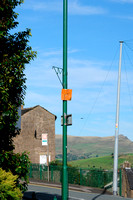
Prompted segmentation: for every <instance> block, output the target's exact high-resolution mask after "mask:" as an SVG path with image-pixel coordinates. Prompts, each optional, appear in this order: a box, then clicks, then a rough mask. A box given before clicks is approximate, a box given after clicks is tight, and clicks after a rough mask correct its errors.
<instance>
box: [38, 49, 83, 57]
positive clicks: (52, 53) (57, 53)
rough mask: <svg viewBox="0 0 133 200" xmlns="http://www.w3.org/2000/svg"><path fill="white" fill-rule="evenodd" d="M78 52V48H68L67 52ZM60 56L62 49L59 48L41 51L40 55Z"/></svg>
mask: <svg viewBox="0 0 133 200" xmlns="http://www.w3.org/2000/svg"><path fill="white" fill-rule="evenodd" d="M76 52H79V50H78V49H68V54H72V53H76ZM59 55H60V56H62V55H63V49H60V50H50V51H46V52H44V53H42V56H46V57H48V56H59Z"/></svg>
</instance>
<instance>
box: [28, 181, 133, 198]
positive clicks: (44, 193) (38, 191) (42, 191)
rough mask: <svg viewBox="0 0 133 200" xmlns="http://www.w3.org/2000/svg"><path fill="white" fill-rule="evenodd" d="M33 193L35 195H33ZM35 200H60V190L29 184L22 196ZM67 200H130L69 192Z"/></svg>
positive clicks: (105, 195)
mask: <svg viewBox="0 0 133 200" xmlns="http://www.w3.org/2000/svg"><path fill="white" fill-rule="evenodd" d="M33 192H35V193H33ZM34 196H36V199H37V200H53V199H54V197H55V196H56V198H57V200H61V189H60V188H57V187H53V186H44V185H34V184H29V186H28V191H27V192H25V194H24V197H25V198H24V199H27V200H28V199H35V198H34ZM69 200H131V199H129V198H123V197H119V196H117V197H115V196H112V195H107V194H100V193H99V194H98V193H95V194H94V193H88V192H82V191H73V190H69Z"/></svg>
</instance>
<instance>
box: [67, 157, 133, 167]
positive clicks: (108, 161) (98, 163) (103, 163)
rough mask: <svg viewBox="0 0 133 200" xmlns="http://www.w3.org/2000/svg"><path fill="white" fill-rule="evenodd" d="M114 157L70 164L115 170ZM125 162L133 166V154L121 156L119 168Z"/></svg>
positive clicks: (77, 161)
mask: <svg viewBox="0 0 133 200" xmlns="http://www.w3.org/2000/svg"><path fill="white" fill-rule="evenodd" d="M113 161H114V159H113V156H103V157H98V158H89V159H83V160H76V161H70V162H68V164H70V165H72V166H75V167H81V168H92V167H95V168H102V169H113ZM124 161H129V162H130V163H131V164H132V166H133V154H127V155H119V159H118V166H119V167H120V165H122V164H123V163H124Z"/></svg>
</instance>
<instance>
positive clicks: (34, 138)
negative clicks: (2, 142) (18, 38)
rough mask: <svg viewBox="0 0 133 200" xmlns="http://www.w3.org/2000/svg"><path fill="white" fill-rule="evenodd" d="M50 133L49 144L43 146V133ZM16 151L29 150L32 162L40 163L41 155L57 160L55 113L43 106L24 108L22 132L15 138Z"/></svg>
mask: <svg viewBox="0 0 133 200" xmlns="http://www.w3.org/2000/svg"><path fill="white" fill-rule="evenodd" d="M43 133H44V134H48V144H49V148H48V147H47V146H42V134H43ZM14 144H15V152H23V151H27V152H29V157H30V160H31V162H32V163H40V155H47V152H48V150H49V155H50V157H51V161H52V160H55V115H53V114H52V113H50V112H48V111H47V110H45V109H44V108H42V107H41V106H36V107H33V108H31V109H22V114H21V134H20V135H18V136H17V137H16V138H15V139H14Z"/></svg>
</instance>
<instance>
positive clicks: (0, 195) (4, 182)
mask: <svg viewBox="0 0 133 200" xmlns="http://www.w3.org/2000/svg"><path fill="white" fill-rule="evenodd" d="M17 178H18V177H17V176H14V175H13V174H12V173H11V172H6V171H5V170H3V169H1V168H0V199H1V200H20V199H22V196H23V195H22V192H21V191H20V189H19V188H17V187H16V180H17Z"/></svg>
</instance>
